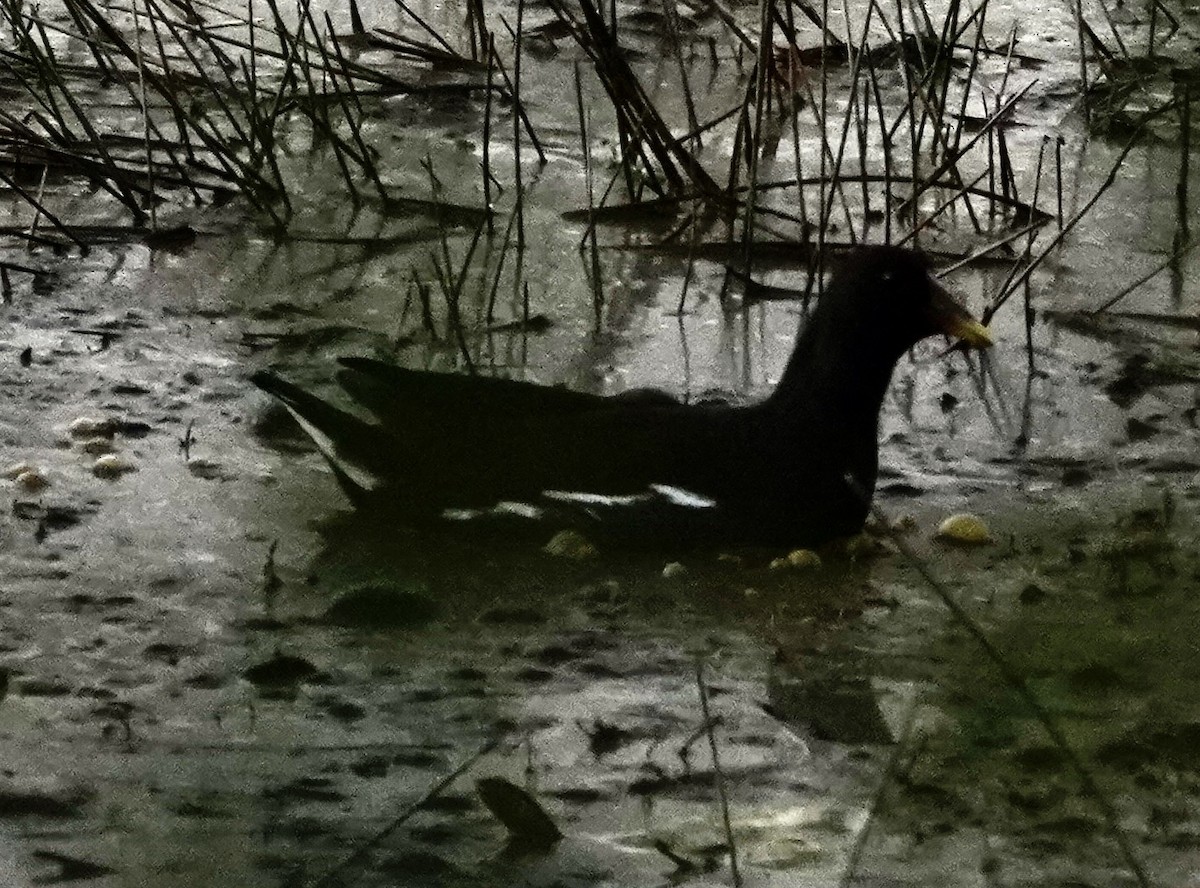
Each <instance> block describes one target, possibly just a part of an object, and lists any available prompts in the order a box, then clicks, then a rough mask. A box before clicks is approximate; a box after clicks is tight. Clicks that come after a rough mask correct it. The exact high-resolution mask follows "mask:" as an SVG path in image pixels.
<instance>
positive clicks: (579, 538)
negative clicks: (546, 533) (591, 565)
mask: <svg viewBox="0 0 1200 888" xmlns="http://www.w3.org/2000/svg"><path fill="white" fill-rule="evenodd" d="M542 551H543V552H545V553H546V554H547V555H553V556H554V557H555V558H570V559H572V560H573V561H586V560H588V559H589V558H595V557H596V554H597V552H596V547H595V546H593V545H592V543H591V541H590V540H588V538H587V537H585V536H584V535H583V534H581V533H579V532H578V531H574V530H560V531H559V532H558V533H556V534H555V535H554V536H552V537H551V538H550V542H548V543H546V545H544V546H542Z"/></svg>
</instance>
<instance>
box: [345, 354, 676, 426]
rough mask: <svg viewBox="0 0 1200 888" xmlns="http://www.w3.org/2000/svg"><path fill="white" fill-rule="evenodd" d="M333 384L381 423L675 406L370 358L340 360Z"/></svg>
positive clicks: (658, 396) (634, 395)
mask: <svg viewBox="0 0 1200 888" xmlns="http://www.w3.org/2000/svg"><path fill="white" fill-rule="evenodd" d="M339 362H340V363H341V364H342V366H343V367H344V368H345V369H343V370H342V371H341V372H340V373H339V374H338V382H339V383H340V384H341V386H342V387H343V388H344V389H346V391H348V392H349V393H350V395H351V396H352V397H353V398H354V400H356V401H357V402H358V403H360V404H362V405H363V406H364V407H366V408H367V409H368V410H370V411H371V412H372V413H373V414H375V415H376V416H377V417H379V419H380V420H381V421H382V422H384V423H385V424H388V423H396V424H398V425H405V426H407V425H409V424H410V423H413V422H424V421H425V420H426V418H427V417H428V418H432V419H433V420H434V421H435V422H438V423H439V424H441V423H455V424H459V423H462V422H470V421H472V420H476V419H477V420H479V421H489V422H490V421H496V420H503V419H505V418H510V417H513V416H520V415H523V414H535V415H537V416H543V417H547V418H549V417H561V416H569V415H578V414H580V413H586V412H590V411H594V410H604V409H607V408H608V407H611V406H616V405H621V404H624V405H630V404H635V403H636V404H658V405H665V404H669V405H676V404H678V401H676V400H675V399H674V398H672V397H671V396H670V395H668V394H667V393H666V392H661V391H656V390H650V389H638V390H635V391H631V392H627V393H624V394H621V395H616V396H607V397H606V396H603V395H594V394H589V393H587V392H577V391H573V390H571V389H567V388H563V387H562V386H547V385H538V384H537V383H532V382H525V381H523V380H517V379H504V378H502V377H496V376H467V375H464V374H461V373H435V372H431V371H426V370H410V369H408V368H405V367H398V366H396V365H395V364H389V363H387V362H385V361H380V360H376V359H374V358H355V357H345V358H340V359H339Z"/></svg>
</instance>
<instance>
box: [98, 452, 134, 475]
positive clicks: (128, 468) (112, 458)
mask: <svg viewBox="0 0 1200 888" xmlns="http://www.w3.org/2000/svg"><path fill="white" fill-rule="evenodd" d="M136 471H137V466H135V465H134V464H133V463H131V462H130V461H129V460H127V459H125V457H123V456H120V455H119V454H116V453H107V454H105V455H104V456H101V457H99V458H97V460H96V461H95V462H94V463H92V474H93V475H95V476H96V477H97V478H106V479H109V480H112V479H115V478H120V477H121V476H122V475H124V474H126V473H128V472H136Z"/></svg>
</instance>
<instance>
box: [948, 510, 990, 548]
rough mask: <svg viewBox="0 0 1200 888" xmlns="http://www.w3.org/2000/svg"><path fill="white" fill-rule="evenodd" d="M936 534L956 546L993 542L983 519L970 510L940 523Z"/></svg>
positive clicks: (980, 544)
mask: <svg viewBox="0 0 1200 888" xmlns="http://www.w3.org/2000/svg"><path fill="white" fill-rule="evenodd" d="M934 536H935V537H937V538H938V539H939V540H941V541H942V542H944V543H950V544H952V545H956V546H982V545H986V544H987V543H991V542H993V540H992V534H991V531H989V530H988V526H987V525H986V524H984V523H983V519H982V518H979V517H978V516H976V515H972V514H970V513H969V512H960V513H958V514H957V515H951V516H950V517H949V518H947V519H946V520H945V521H943V522H942V523H941V524H939V525H938V529H937V533H935V534H934Z"/></svg>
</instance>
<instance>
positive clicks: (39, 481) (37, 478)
mask: <svg viewBox="0 0 1200 888" xmlns="http://www.w3.org/2000/svg"><path fill="white" fill-rule="evenodd" d="M14 480H15V481H16V483H17V487H19V488H21V489H22V490H24V491H25V492H26V493H37V492H38V491H39V490H45V489H46V488H47V487H49V486H50V482H49V481H48V480H46V476H45V475H43V474H42V473H41V472H40V471H38V470H37V469H30V470H29V471H27V472H22V473H21V474H19V475H17V477H16V478H15V479H14Z"/></svg>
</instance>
